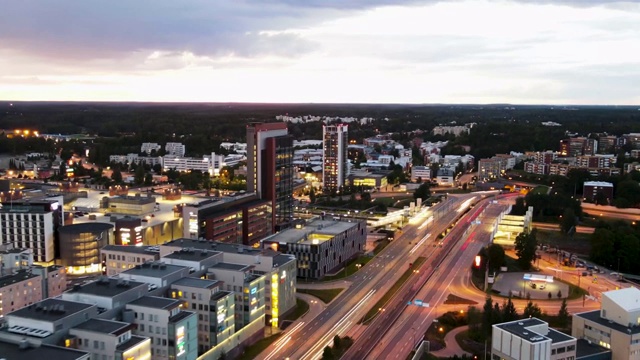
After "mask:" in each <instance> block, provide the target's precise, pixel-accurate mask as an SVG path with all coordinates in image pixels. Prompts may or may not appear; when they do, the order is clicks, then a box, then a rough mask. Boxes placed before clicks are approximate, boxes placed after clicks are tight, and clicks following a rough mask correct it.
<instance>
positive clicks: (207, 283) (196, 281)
mask: <svg viewBox="0 0 640 360" xmlns="http://www.w3.org/2000/svg"><path fill="white" fill-rule="evenodd" d="M220 284H221V281H218V280H207V279H200V278H195V277H184V278H182V279H180V280H178V281H174V282H173V283H172V284H171V285H178V286H188V287H193V288H200V289H213V288H216V287H218V286H220Z"/></svg>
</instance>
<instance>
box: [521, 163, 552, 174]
mask: <svg viewBox="0 0 640 360" xmlns="http://www.w3.org/2000/svg"><path fill="white" fill-rule="evenodd" d="M524 171H525V172H527V173H529V174H536V175H547V174H549V164H547V163H543V162H534V161H527V162H525V163H524Z"/></svg>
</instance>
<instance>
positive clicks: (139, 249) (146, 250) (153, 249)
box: [102, 245, 160, 256]
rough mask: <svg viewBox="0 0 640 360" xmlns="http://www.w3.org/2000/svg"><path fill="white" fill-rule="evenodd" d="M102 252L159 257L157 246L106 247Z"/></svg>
mask: <svg viewBox="0 0 640 360" xmlns="http://www.w3.org/2000/svg"><path fill="white" fill-rule="evenodd" d="M102 251H119V252H124V253H129V254H144V255H158V256H159V255H160V249H159V248H158V247H157V246H127V245H107V246H105V247H103V248H102Z"/></svg>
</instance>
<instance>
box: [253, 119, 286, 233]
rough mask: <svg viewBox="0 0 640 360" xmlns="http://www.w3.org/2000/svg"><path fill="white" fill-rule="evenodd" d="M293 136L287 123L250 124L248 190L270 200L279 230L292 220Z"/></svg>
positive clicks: (274, 220)
mask: <svg viewBox="0 0 640 360" xmlns="http://www.w3.org/2000/svg"><path fill="white" fill-rule="evenodd" d="M293 175H294V174H293V137H292V136H291V135H289V134H288V131H287V124H285V123H251V124H249V125H247V191H249V192H256V193H258V194H259V195H260V197H261V198H262V199H267V200H270V201H271V203H272V209H273V224H274V225H275V228H276V230H278V229H280V228H286V227H288V224H289V223H290V222H291V220H293Z"/></svg>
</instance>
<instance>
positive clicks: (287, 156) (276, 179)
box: [247, 123, 346, 229]
mask: <svg viewBox="0 0 640 360" xmlns="http://www.w3.org/2000/svg"><path fill="white" fill-rule="evenodd" d="M345 146H346V144H345ZM345 151H346V148H345ZM293 179H294V168H293V137H292V136H291V135H289V134H288V130H287V124H285V123H251V124H249V125H247V191H248V192H255V193H258V194H259V196H260V198H262V199H264V200H268V201H270V202H271V204H272V217H273V218H272V223H273V225H274V227H275V228H278V229H279V228H286V227H288V226H289V224H290V223H291V221H292V220H293Z"/></svg>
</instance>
